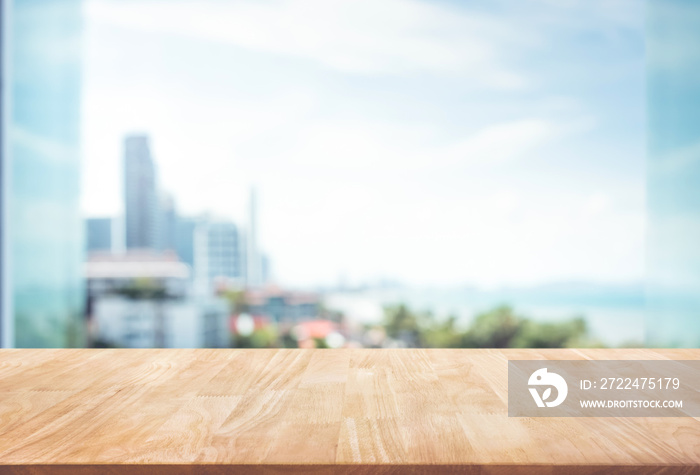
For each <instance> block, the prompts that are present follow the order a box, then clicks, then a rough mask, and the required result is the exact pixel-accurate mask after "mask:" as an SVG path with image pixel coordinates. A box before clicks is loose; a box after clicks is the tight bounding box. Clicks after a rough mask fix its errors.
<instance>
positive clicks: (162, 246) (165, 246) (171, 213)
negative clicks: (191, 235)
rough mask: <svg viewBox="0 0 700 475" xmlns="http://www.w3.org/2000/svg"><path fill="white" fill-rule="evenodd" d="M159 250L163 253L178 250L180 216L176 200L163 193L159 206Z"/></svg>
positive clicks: (170, 195)
mask: <svg viewBox="0 0 700 475" xmlns="http://www.w3.org/2000/svg"><path fill="white" fill-rule="evenodd" d="M158 219H159V223H158V227H157V229H158V249H159V250H161V251H176V250H177V230H178V214H177V208H176V207H175V198H173V195H172V194H170V193H165V192H164V193H162V194H161V196H160V205H159V206H158Z"/></svg>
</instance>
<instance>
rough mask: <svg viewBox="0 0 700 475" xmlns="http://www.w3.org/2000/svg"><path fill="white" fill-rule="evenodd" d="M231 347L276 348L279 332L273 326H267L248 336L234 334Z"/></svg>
mask: <svg viewBox="0 0 700 475" xmlns="http://www.w3.org/2000/svg"><path fill="white" fill-rule="evenodd" d="M232 340H233V341H232V342H231V346H232V347H233V348H276V347H278V346H279V345H278V344H277V331H276V329H275V328H274V327H273V326H271V325H270V326H266V327H263V328H259V329H257V330H254V331H253V333H251V334H250V335H248V336H243V335H238V334H234V335H233V336H232Z"/></svg>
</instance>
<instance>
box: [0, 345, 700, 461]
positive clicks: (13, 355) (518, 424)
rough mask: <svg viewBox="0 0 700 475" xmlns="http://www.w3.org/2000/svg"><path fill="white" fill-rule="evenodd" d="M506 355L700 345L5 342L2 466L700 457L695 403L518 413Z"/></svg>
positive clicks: (579, 355)
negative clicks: (263, 346)
mask: <svg viewBox="0 0 700 475" xmlns="http://www.w3.org/2000/svg"><path fill="white" fill-rule="evenodd" d="M508 359H647V360H648V359H700V350H644V349H639V350H282V349H280V350H113V349H108V350H0V473H2V474H5V473H8V474H25V473H27V474H45V473H58V474H98V473H99V474H110V473H120V474H121V473H129V474H141V473H143V474H171V473H192V474H224V473H251V474H253V473H254V474H267V473H318V474H325V473H348V474H364V473H372V474H374V473H386V474H393V473H435V471H436V470H439V471H441V472H443V473H468V474H471V473H474V474H509V473H537V474H548V473H576V474H578V473H581V474H583V473H587V474H589V473H590V474H604V473H611V472H614V473H629V474H633V473H634V474H637V473H657V474H666V473H668V474H671V473H674V474H675V473H700V419H698V418H690V417H687V418H509V417H508V416H507V371H508V369H507V360H508Z"/></svg>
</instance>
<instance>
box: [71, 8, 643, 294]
mask: <svg viewBox="0 0 700 475" xmlns="http://www.w3.org/2000/svg"><path fill="white" fill-rule="evenodd" d="M310 5H315V6H314V19H315V21H314V22H309V21H308V20H305V17H306V15H305V12H306V10H305V8H309V6H310ZM85 11H86V42H87V49H86V55H87V60H86V74H85V106H84V112H85V114H84V116H85V121H84V128H85V133H84V137H85V139H86V142H85V149H84V158H85V163H86V166H85V173H84V191H85V193H84V200H83V212H84V214H85V215H86V216H94V215H105V214H117V213H119V211H120V210H119V199H120V198H119V192H118V189H117V188H116V187H115V186H114V185H113V184H112V182H116V183H120V182H121V180H120V178H119V176H120V173H121V172H120V171H119V169H118V166H117V162H116V159H115V155H116V154H118V149H119V144H120V140H121V137H123V135H125V134H127V133H131V132H134V131H144V132H147V133H148V134H149V135H150V136H151V137H152V147H153V156H154V158H155V160H156V161H157V162H158V163H159V165H160V166H161V169H162V175H163V183H164V185H165V187H166V188H168V189H170V190H173V191H174V192H175V194H176V197H177V201H178V205H179V206H180V207H181V209H182V210H183V212H184V213H185V214H195V213H199V212H202V211H204V210H206V209H211V210H212V211H213V212H215V213H217V214H220V215H224V216H228V217H230V218H231V219H233V220H234V221H236V222H240V223H243V222H245V221H246V219H245V210H246V206H247V201H246V190H247V189H248V187H249V186H250V185H253V184H255V185H256V186H257V187H258V189H259V190H260V192H261V195H262V200H261V203H260V208H261V220H260V223H259V227H260V233H259V234H260V236H261V246H262V247H264V248H265V249H266V250H267V251H268V252H269V253H270V254H271V256H272V257H273V258H274V260H275V274H276V275H277V276H278V277H279V279H280V280H281V281H282V282H284V283H290V284H296V285H318V284H322V283H325V284H328V283H335V282H337V281H338V279H339V277H340V276H341V275H345V276H346V277H347V279H348V280H349V281H350V282H361V281H371V280H378V279H381V278H393V279H398V280H402V281H405V282H408V283H416V284H426V285H431V284H434V285H455V284H465V283H471V284H474V285H479V286H486V287H489V286H502V285H535V284H539V283H543V282H550V281H559V280H587V281H596V282H616V283H619V282H629V281H640V280H642V278H643V274H644V241H643V234H644V213H645V207H644V196H645V195H644V113H643V109H644V93H643V77H644V74H643V73H644V65H643V61H644V57H643V15H642V12H641V9H640V8H638V7H637V6H635V3H634V2H616V3H615V4H614V5H613V4H606V3H605V2H581V1H571V2H564V3H561V4H553V3H551V2H545V1H544V0H538V1H530V2H525V3H523V4H519V3H514V2H495V3H491V4H485V3H482V2H477V3H474V4H472V5H469V6H464V5H457V4H454V3H452V2H440V3H436V4H428V3H425V2H417V1H392V2H389V3H387V4H386V5H385V8H384V9H383V10H382V11H378V10H377V9H376V8H374V7H373V6H372V4H371V3H369V2H340V3H339V4H338V5H335V6H334V7H333V8H329V9H326V8H323V7H322V6H321V5H320V4H313V3H308V2H292V1H285V2H279V3H276V4H275V5H270V4H266V5H254V4H250V3H248V2H233V3H226V4H224V3H220V2H203V3H202V5H200V4H199V3H197V4H178V5H176V6H170V7H168V8H167V9H165V8H163V4H162V3H161V2H157V1H151V2H139V3H138V4H133V3H131V2H113V1H108V0H90V1H87V2H86V9H85ZM397 12H401V14H398V13H397ZM341 13H342V14H341ZM283 18H288V19H290V18H291V19H294V21H288V22H282V21H281V19H283ZM367 18H376V23H375V22H370V23H367V22H366V19H367ZM192 19H195V20H196V21H194V20H192ZM165 20H167V21H165ZM263 20H265V21H263ZM232 22H233V24H232ZM246 25H247V27H246ZM265 25H278V26H279V32H276V31H277V30H276V29H275V28H271V27H266V26H265ZM234 26H236V27H234ZM360 26H362V28H360ZM358 31H361V32H363V35H364V36H362V35H359V36H358V33H357V32H358ZM314 35H316V36H318V37H323V38H324V39H325V41H324V42H318V41H315V40H313V38H315V37H316V36H314ZM554 37H556V38H557V41H553V40H552V38H554ZM283 39H284V40H285V41H282V40H283ZM321 43H323V44H321ZM376 44H381V45H385V47H383V48H373V47H372V45H376ZM409 53H410V54H409ZM153 58H158V60H157V61H153ZM124 64H126V65H128V66H129V67H126V68H124V67H123V66H122V65H124ZM116 65H120V66H119V71H118V72H117V71H116V70H114V67H116ZM105 111H108V113H105ZM135 111H138V113H136V112H135ZM202 184H206V186H202Z"/></svg>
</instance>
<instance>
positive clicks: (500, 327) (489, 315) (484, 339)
mask: <svg viewBox="0 0 700 475" xmlns="http://www.w3.org/2000/svg"><path fill="white" fill-rule="evenodd" d="M384 319H385V320H384V324H385V328H386V332H387V336H388V337H390V338H391V339H393V340H398V342H399V343H400V344H401V346H408V347H426V348H566V347H579V348H580V347H600V346H602V345H601V344H600V343H599V342H596V341H594V340H591V339H590V338H589V336H588V329H587V327H586V321H585V320H584V319H583V318H582V317H575V318H571V319H568V320H562V321H557V322H540V321H535V320H531V319H528V318H525V317H523V316H520V315H517V314H516V313H515V312H514V310H513V309H512V308H511V307H510V306H507V305H502V306H499V307H496V308H494V309H492V310H489V311H487V312H483V313H481V314H479V315H477V316H476V317H475V318H474V320H473V321H472V322H471V324H470V325H469V327H468V328H466V329H461V328H459V326H458V325H457V318H456V317H454V316H450V317H448V318H447V319H445V320H436V319H434V318H433V317H432V315H431V314H430V313H417V312H413V311H411V310H410V309H409V308H408V307H407V306H406V305H403V304H400V305H395V306H389V307H386V308H385V311H384Z"/></svg>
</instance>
